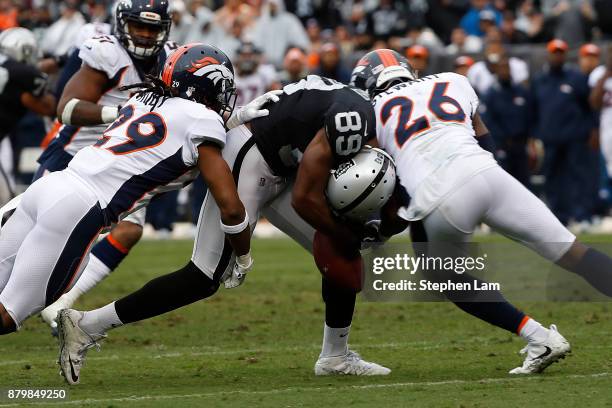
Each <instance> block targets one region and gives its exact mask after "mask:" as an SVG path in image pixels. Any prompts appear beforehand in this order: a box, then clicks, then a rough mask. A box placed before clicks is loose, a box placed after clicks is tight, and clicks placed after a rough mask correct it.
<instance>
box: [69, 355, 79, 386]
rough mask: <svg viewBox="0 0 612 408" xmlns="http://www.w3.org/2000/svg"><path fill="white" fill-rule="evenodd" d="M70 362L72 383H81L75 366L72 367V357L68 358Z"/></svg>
mask: <svg viewBox="0 0 612 408" xmlns="http://www.w3.org/2000/svg"><path fill="white" fill-rule="evenodd" d="M68 362H69V363H70V376H71V377H72V381H73V382H77V381H79V376H78V375H76V373H75V372H74V366H73V365H72V359H71V358H70V357H68Z"/></svg>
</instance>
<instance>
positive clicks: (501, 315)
mask: <svg viewBox="0 0 612 408" xmlns="http://www.w3.org/2000/svg"><path fill="white" fill-rule="evenodd" d="M453 303H454V304H455V306H457V307H458V308H459V309H461V310H463V311H464V312H466V313H469V314H471V315H472V316H474V317H477V318H478V319H480V320H484V321H485V322H487V323H489V324H492V325H494V326H497V327H500V328H502V329H504V330H508V331H509V332H510V333H516V332H517V330H516V328H517V327H519V325H520V324H521V321H522V320H523V318H524V317H525V314H524V313H523V312H521V311H520V310H518V309H517V308H515V307H514V306H512V305H511V304H510V303H508V302H507V301H505V299H504V301H503V302H453Z"/></svg>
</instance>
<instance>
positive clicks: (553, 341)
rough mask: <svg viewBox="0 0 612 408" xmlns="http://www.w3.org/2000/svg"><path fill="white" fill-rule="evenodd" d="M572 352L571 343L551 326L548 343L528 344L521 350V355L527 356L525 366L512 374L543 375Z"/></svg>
mask: <svg viewBox="0 0 612 408" xmlns="http://www.w3.org/2000/svg"><path fill="white" fill-rule="evenodd" d="M571 351H572V348H571V346H570V344H569V342H568V341H567V340H565V337H563V336H562V335H561V334H560V333H559V332H558V331H557V326H555V325H554V324H551V325H550V330H549V331H548V338H547V339H546V341H544V342H542V343H529V344H527V346H525V347H524V348H523V349H522V350H521V354H527V357H525V361H524V362H523V365H522V366H521V367H516V368H515V369H512V370H510V374H534V373H541V372H542V371H544V370H545V369H546V367H548V366H549V365H551V364H552V363H555V362H557V361H559V360H561V359H564V358H565V356H567V355H568V354H569V353H570V352H571Z"/></svg>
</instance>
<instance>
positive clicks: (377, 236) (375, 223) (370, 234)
mask: <svg viewBox="0 0 612 408" xmlns="http://www.w3.org/2000/svg"><path fill="white" fill-rule="evenodd" d="M365 227H366V234H365V235H364V236H363V237H361V249H368V248H376V247H378V246H381V245H383V244H384V243H385V242H387V241H388V240H389V237H386V236H384V235H382V234H381V233H380V220H371V221H368V222H366V223H365Z"/></svg>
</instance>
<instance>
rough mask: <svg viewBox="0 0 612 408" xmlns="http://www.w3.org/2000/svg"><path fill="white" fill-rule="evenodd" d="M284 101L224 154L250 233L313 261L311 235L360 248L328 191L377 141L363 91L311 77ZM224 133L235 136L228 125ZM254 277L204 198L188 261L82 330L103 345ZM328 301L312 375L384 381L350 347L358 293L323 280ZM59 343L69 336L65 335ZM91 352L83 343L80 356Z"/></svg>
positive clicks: (232, 140) (288, 90)
mask: <svg viewBox="0 0 612 408" xmlns="http://www.w3.org/2000/svg"><path fill="white" fill-rule="evenodd" d="M279 96H280V101H279V102H277V103H275V104H272V105H270V106H267V108H268V110H269V115H268V116H267V117H262V118H258V119H255V120H253V121H251V122H249V123H247V124H246V125H245V126H238V127H235V128H233V129H232V130H230V131H229V132H228V135H227V141H228V142H227V144H226V145H225V147H224V149H223V157H224V158H225V160H226V161H227V162H228V164H229V166H230V167H231V168H232V173H233V175H234V180H235V181H236V184H237V187H238V194H239V196H240V199H241V200H242V202H243V203H244V206H245V209H246V211H247V213H248V214H249V220H251V230H253V229H254V228H255V223H256V222H257V220H258V218H259V216H260V215H261V214H263V215H264V216H265V217H266V218H267V219H268V220H269V221H270V222H271V223H272V224H274V225H275V226H276V227H278V228H279V229H280V230H281V231H283V232H285V233H287V234H288V235H289V236H290V237H292V238H293V239H294V240H295V241H296V242H298V243H299V244H300V245H301V246H302V247H304V248H305V249H307V250H308V251H310V252H312V240H313V236H314V232H315V230H319V231H321V232H323V233H325V234H327V235H329V236H332V237H334V238H335V239H336V240H337V241H339V242H347V241H348V242H350V241H353V242H352V244H353V245H358V242H359V240H360V234H359V232H356V231H353V230H352V229H351V227H349V226H347V225H345V224H343V223H342V222H340V221H339V220H338V219H337V218H336V217H334V216H333V214H332V211H331V210H330V208H329V206H328V204H327V201H326V198H325V189H326V186H327V182H328V180H329V176H330V170H331V169H332V168H334V166H335V165H336V164H338V163H340V162H344V161H346V160H348V159H350V158H351V157H352V156H354V155H355V154H357V153H358V152H359V151H360V150H361V148H362V147H363V146H364V145H366V143H371V142H374V140H373V139H375V118H374V112H373V109H372V105H371V103H370V101H369V98H368V97H367V96H366V95H365V94H363V93H362V92H361V91H356V90H354V89H352V88H349V87H348V86H346V85H343V84H341V83H339V82H336V81H333V80H331V79H327V78H321V77H318V76H315V75H311V76H309V77H307V78H306V79H304V80H302V81H300V82H298V83H295V84H291V85H287V86H286V87H285V88H284V89H283V92H282V94H280V95H279ZM255 101H257V99H256V100H255ZM255 101H254V102H255ZM237 119H240V118H238V117H237ZM230 122H231V120H230ZM228 127H230V128H231V127H232V124H231V123H229V122H228ZM250 269H251V265H245V264H243V262H242V260H241V259H240V257H238V258H236V257H235V256H234V254H233V253H232V249H231V245H230V244H229V243H228V242H227V240H225V239H224V236H223V231H222V230H221V229H220V225H219V208H218V207H217V204H216V203H215V200H213V199H212V197H210V196H207V197H206V198H205V199H204V204H203V206H202V210H201V212H200V218H199V220H198V234H197V236H196V241H195V244H194V250H193V255H192V258H191V261H190V262H189V263H188V264H187V265H186V266H185V267H184V268H182V269H180V270H178V271H176V272H173V273H171V274H168V275H164V276H160V277H158V278H156V279H153V280H152V281H150V282H149V283H147V284H146V285H145V286H144V287H142V288H141V289H140V290H138V291H136V292H134V293H132V294H130V295H127V296H125V297H124V298H122V299H119V300H117V301H116V302H113V303H111V304H109V305H106V306H104V307H102V308H100V309H96V310H93V311H90V312H84V316H83V318H82V320H83V321H85V320H86V321H87V322H92V324H84V325H82V326H79V328H80V330H82V331H83V332H84V334H82V335H81V336H80V337H81V338H85V339H87V338H100V337H101V335H103V334H104V333H105V332H106V331H108V330H110V329H112V328H115V327H118V326H121V325H123V324H127V323H132V322H135V321H139V320H142V319H147V318H150V317H154V316H157V315H160V314H163V313H166V312H169V311H171V310H175V309H177V308H179V307H182V306H185V305H188V304H190V303H193V302H195V301H198V300H201V299H204V298H207V297H210V296H212V295H213V294H214V293H215V292H216V291H217V289H218V287H219V285H220V283H222V282H223V283H224V285H225V287H226V288H234V287H236V286H239V285H240V284H241V283H242V282H243V281H244V279H245V276H246V273H247V272H248V271H249V270H250ZM169 287H171V288H172V291H168V288H169ZM322 292H323V300H324V301H325V304H326V312H325V332H324V341H323V350H322V352H321V355H320V356H319V359H318V361H317V363H316V364H315V374H317V375H330V374H348V375H386V374H388V373H389V372H390V370H389V369H388V368H386V367H383V366H381V365H379V364H376V363H371V362H367V361H364V360H363V359H361V357H359V355H358V354H357V353H355V352H354V351H351V350H349V348H348V334H349V330H350V325H351V321H352V315H353V309H354V305H355V297H356V293H355V292H354V291H350V290H346V289H342V288H340V287H337V286H335V285H333V284H332V283H330V282H329V281H327V280H325V279H323V285H322ZM68 313H72V312H71V311H70V310H69V311H68ZM60 326H61V325H60ZM59 334H60V336H62V335H64V334H65V333H63V332H62V329H61V328H60V333H59ZM92 344H93V343H92ZM92 344H82V346H83V347H82V349H83V350H85V349H86V348H88V347H91V346H92ZM83 357H84V356H83Z"/></svg>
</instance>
